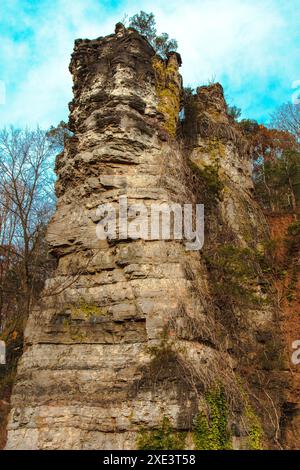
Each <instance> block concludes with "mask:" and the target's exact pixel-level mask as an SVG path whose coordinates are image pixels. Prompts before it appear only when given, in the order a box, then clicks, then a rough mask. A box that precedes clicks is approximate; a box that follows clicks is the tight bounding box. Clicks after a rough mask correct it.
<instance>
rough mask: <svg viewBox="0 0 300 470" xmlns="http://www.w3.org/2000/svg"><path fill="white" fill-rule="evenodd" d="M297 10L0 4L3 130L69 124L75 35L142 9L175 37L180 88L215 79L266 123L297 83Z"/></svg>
mask: <svg viewBox="0 0 300 470" xmlns="http://www.w3.org/2000/svg"><path fill="white" fill-rule="evenodd" d="M299 7H300V4H299V0H251V1H250V0H249V1H248V0H185V1H184V2H183V1H182V0H175V1H172V0H169V1H168V2H167V1H165V0H164V1H161V0H158V1H156V0H152V1H144V0H139V1H135V0H132V1H117V0H104V1H103V0H51V1H49V0H47V1H46V0H36V1H33V0H2V1H1V6H0V12H1V14H0V80H1V82H0V127H2V126H5V125H10V124H13V125H15V126H29V127H33V126H35V125H37V124H39V125H40V126H41V127H44V128H47V127H49V126H50V125H51V124H54V125H55V124H56V123H58V122H59V121H60V120H61V119H65V120H66V119H67V115H68V107H67V104H68V102H69V101H70V100H71V98H72V80H71V76H70V74H69V71H68V64H69V61H70V54H71V52H72V49H73V43H74V39H76V38H79V37H81V38H90V39H92V38H95V37H98V36H104V35H106V34H110V33H111V32H113V30H114V25H115V23H116V22H117V21H119V20H120V19H122V18H123V17H124V15H125V14H128V15H129V16H132V15H133V14H134V13H136V12H138V11H140V10H141V9H143V10H145V11H147V12H150V11H153V13H154V14H155V16H156V20H157V29H158V31H159V32H161V31H166V32H168V33H169V34H170V36H172V37H175V38H176V39H177V40H178V44H179V49H178V50H179V52H180V54H181V56H182V59H183V66H182V69H181V73H182V75H183V80H184V84H185V85H186V86H188V85H189V86H197V85H202V84H205V83H207V82H208V81H209V80H211V79H215V80H216V81H220V82H221V83H222V84H223V86H224V88H225V93H226V96H227V99H228V102H229V104H235V105H237V106H239V107H240V108H242V110H243V117H247V118H255V119H258V120H259V121H260V122H267V121H268V119H269V115H270V113H272V111H273V110H274V109H275V108H276V107H277V106H279V105H280V104H281V103H283V102H286V101H289V100H291V96H292V93H293V92H294V91H295V90H293V89H292V83H293V82H294V81H296V80H300V66H299V62H300V8H299ZM4 85H5V100H4V99H3V96H1V95H3V87H4ZM3 101H4V102H3Z"/></svg>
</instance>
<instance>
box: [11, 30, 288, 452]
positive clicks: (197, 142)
mask: <svg viewBox="0 0 300 470" xmlns="http://www.w3.org/2000/svg"><path fill="white" fill-rule="evenodd" d="M180 63H181V60H180V56H179V55H178V54H175V53H173V54H170V55H169V58H168V59H167V60H162V59H160V58H158V57H156V56H155V52H154V50H153V49H152V48H151V46H150V45H149V44H148V42H147V41H146V40H145V39H144V38H143V37H141V36H140V35H139V34H138V33H137V32H135V31H134V30H130V29H129V30H126V29H125V28H124V27H123V26H122V25H117V28H116V33H115V34H113V35H110V36H107V37H105V38H98V39H96V40H92V41H90V40H78V41H76V43H75V49H74V53H73V55H72V60H71V65H70V71H71V73H72V75H73V79H74V99H73V102H72V103H71V105H70V126H71V129H72V130H73V132H74V136H73V137H72V138H71V139H69V140H68V142H67V143H66V146H65V150H64V152H63V154H61V155H59V156H58V157H57V163H56V172H57V177H58V180H57V184H56V191H57V196H58V204H57V210H56V213H55V215H54V217H53V219H52V221H51V223H50V226H49V229H48V241H49V243H50V246H51V250H52V252H53V254H54V255H55V256H56V257H57V260H58V266H57V269H56V272H55V276H54V277H53V278H52V279H49V280H48V281H47V284H46V286H45V290H44V293H43V295H42V297H41V301H40V304H39V305H38V306H37V307H36V308H35V309H34V310H33V311H32V313H31V315H30V318H29V321H28V324H27V327H26V331H25V352H24V354H23V357H22V359H21V361H20V363H19V367H18V374H17V379H16V383H15V386H14V391H13V396H12V410H11V414H10V419H9V424H8V440H7V446H6V447H7V449H134V448H137V447H139V448H141V447H143V446H144V447H145V446H147V445H148V446H151V445H152V446H154V445H155V444H154V443H153V435H152V430H153V429H159V428H160V427H161V426H163V427H164V432H165V433H169V434H170V435H171V436H173V438H174V439H175V438H176V439H178V438H179V436H180V439H181V441H180V442H181V445H182V446H183V447H186V448H197V447H201V445H202V447H205V446H206V447H208V448H228V447H230V446H233V447H234V448H257V447H259V446H260V445H261V442H263V441H264V442H265V444H266V445H267V446H269V447H276V445H278V442H279V441H280V429H279V425H278V419H279V418H280V415H281V406H282V404H283V398H282V396H281V390H282V383H281V380H282V379H281V377H282V374H281V375H280V372H279V371H277V370H276V366H274V358H275V362H276V358H277V357H278V351H277V350H276V348H275V346H274V341H275V340H274V335H273V331H274V329H275V328H276V325H277V320H278V319H277V315H276V308H275V307H274V305H272V304H271V303H270V302H269V301H268V299H267V293H266V291H264V288H263V285H262V283H261V282H260V281H261V280H260V273H261V271H260V270H261V267H260V264H259V262H258V261H257V259H258V258H257V257H256V255H257V256H258V253H261V252H262V251H263V243H264V240H265V238H267V237H268V229H267V224H266V223H265V221H264V217H263V214H262V213H261V211H260V209H259V207H258V206H257V204H256V203H255V202H254V200H253V198H252V195H251V192H252V183H251V166H250V161H251V159H250V151H251V149H250V148H249V145H248V143H247V141H246V140H245V138H244V137H243V136H242V134H241V133H240V131H239V130H238V128H237V127H236V125H235V124H234V122H233V121H232V120H231V118H230V117H229V116H228V115H227V112H226V103H225V100H224V96H223V90H222V87H221V86H220V85H218V84H217V85H212V86H210V87H202V88H199V89H198V90H197V94H196V95H195V96H192V97H190V101H189V103H190V104H189V106H186V109H185V111H186V118H185V121H184V122H183V123H180V122H178V113H179V110H180V109H181V107H182V102H183V101H182V100H183V90H182V81H181V77H180V75H179V72H178V68H179V66H180ZM176 135H177V138H176ZM121 196H123V197H124V196H126V197H127V199H128V204H129V205H131V206H132V205H133V204H138V203H141V202H142V203H143V204H144V205H145V206H146V207H150V205H151V204H154V203H155V204H163V203H169V204H170V203H177V204H184V203H193V204H195V203H204V204H205V211H206V214H207V215H206V219H205V220H206V222H205V223H206V239H205V243H204V247H203V249H202V250H201V251H193V250H187V249H186V246H185V243H184V241H182V240H174V239H172V240H160V239H156V240H155V239H154V240H150V239H148V240H145V239H141V238H140V239H139V238H138V239H136V238H135V237H133V236H130V235H128V234H120V236H119V238H118V239H117V240H113V239H112V240H99V239H98V238H97V236H96V227H97V223H98V222H99V218H100V217H99V215H97V207H98V206H99V204H104V203H110V204H112V206H113V207H114V208H115V209H116V213H117V214H118V211H119V198H120V197H121ZM117 231H119V227H117ZM224 246H227V251H229V253H227V252H224V251H222V249H223V248H224ZM228 247H230V248H229V249H228ZM254 255H255V256H254ZM224 257H225V258H224ZM243 257H246V258H247V260H248V261H247V263H246V265H247V266H248V265H249V263H250V266H248V268H249V269H248V270H246V271H247V272H244V271H245V270H243V259H244V258H243ZM237 259H241V260H242V267H241V266H239V265H238V263H237ZM249 260H251V261H249ZM218 263H219V264H218ZM224 265H225V266H226V269H227V268H228V265H229V266H230V267H231V269H233V267H232V265H234V266H235V268H236V269H237V273H238V274H237V278H238V279H237V281H236V285H235V286H233V285H231V284H226V282H227V277H226V276H228V272H227V271H226V269H225V268H224ZM220 274H222V276H221V278H222V279H220ZM233 277H234V276H233V274H232V273H231V279H232V278H233ZM241 277H242V284H243V288H244V289H245V290H244V291H243V290H242V287H241V286H240V281H241ZM244 285H246V287H247V288H245V286H244ZM220 286H221V287H220ZM224 286H225V292H224ZM216 287H220V289H216ZM222 288H223V291H222ZM239 288H240V291H239ZM236 291H238V293H237V292H236ZM248 294H249V299H248V302H245V298H246V297H247V295H248ZM241 297H242V299H241ZM254 297H255V299H254ZM257 299H258V300H259V301H260V302H258V300H257ZM268 348H269V350H270V351H271V352H270V355H271V357H269V356H268V354H267V355H266V350H268ZM272 348H273V349H272ZM274 351H275V352H274ZM266 357H267V359H266ZM272 361H273V362H272ZM266 362H267V364H266ZM212 397H215V402H216V403H212V401H213V398H212ZM217 398H218V399H219V401H218V400H217ZM220 403H221V405H220ZM214 404H215V405H216V406H217V409H218V410H219V411H218V412H219V415H220V416H219V418H220V419H223V421H224V419H225V420H226V422H227V424H225V427H224V426H223V428H222V429H221V427H222V426H221V424H220V423H219V421H218V423H219V425H218V426H219V427H218V435H217V436H213V437H212V438H211V440H210V441H209V442H205V443H204V444H203V442H202V441H201V439H202V438H201V435H202V434H203V432H202V431H203V429H204V430H205V426H209V425H210V424H211V422H210V420H211V414H212V413H211V411H212V408H213V405H214ZM212 419H214V418H212ZM217 419H218V417H217ZM166 423H168V424H167V425H166ZM197 423H198V424H197ZM201 426H202V428H201ZM195 428H197V429H198V432H197V430H196V431H195ZM199 428H201V429H200V431H199ZM201 432H202V434H201ZM210 437H211V436H210ZM151 439H152V440H151ZM176 439H175V440H176ZM176 442H177V444H176V445H177V447H178V441H176ZM201 442H202V444H201Z"/></svg>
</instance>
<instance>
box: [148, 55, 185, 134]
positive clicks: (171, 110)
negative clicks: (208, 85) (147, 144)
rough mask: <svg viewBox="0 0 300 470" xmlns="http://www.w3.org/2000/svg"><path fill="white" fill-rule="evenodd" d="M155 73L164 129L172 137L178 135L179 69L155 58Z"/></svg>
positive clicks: (153, 63)
mask: <svg viewBox="0 0 300 470" xmlns="http://www.w3.org/2000/svg"><path fill="white" fill-rule="evenodd" d="M152 66H153V69H154V72H155V79H156V93H157V96H158V98H159V104H158V111H159V112H160V113H161V114H162V115H163V116H164V123H163V128H164V129H165V130H166V131H167V132H168V134H170V135H171V136H175V135H176V129H177V122H178V115H179V110H180V89H179V86H178V84H177V81H176V75H177V68H176V67H175V65H174V64H173V63H167V62H166V61H164V60H162V59H160V58H159V57H157V56H155V57H154V58H153V60H152Z"/></svg>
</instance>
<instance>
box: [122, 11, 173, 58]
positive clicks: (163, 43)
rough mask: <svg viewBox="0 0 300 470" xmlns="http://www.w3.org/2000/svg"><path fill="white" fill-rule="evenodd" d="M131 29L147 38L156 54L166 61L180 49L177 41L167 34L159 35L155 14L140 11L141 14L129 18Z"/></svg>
mask: <svg viewBox="0 0 300 470" xmlns="http://www.w3.org/2000/svg"><path fill="white" fill-rule="evenodd" d="M129 27H130V28H133V29H135V30H136V31H138V33H140V34H142V35H143V36H145V37H146V38H147V39H148V41H149V42H150V44H151V46H152V47H153V48H154V49H155V51H156V53H157V54H158V55H160V56H162V57H163V58H164V59H165V58H166V57H167V56H168V54H169V53H170V52H171V51H176V50H177V48H178V44H177V41H176V39H170V38H169V35H168V34H167V33H161V34H157V31H156V22H155V17H154V15H153V13H145V12H144V11H140V13H137V14H136V15H134V16H132V17H131V18H129Z"/></svg>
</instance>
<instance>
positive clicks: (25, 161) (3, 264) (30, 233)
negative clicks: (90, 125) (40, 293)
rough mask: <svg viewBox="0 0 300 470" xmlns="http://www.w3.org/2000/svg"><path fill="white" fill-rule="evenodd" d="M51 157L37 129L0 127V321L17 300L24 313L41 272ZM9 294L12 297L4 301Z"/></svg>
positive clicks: (49, 202)
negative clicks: (10, 300) (12, 300)
mask: <svg viewBox="0 0 300 470" xmlns="http://www.w3.org/2000/svg"><path fill="white" fill-rule="evenodd" d="M53 158H54V157H53V151H52V147H51V142H49V138H48V136H47V133H46V132H44V131H42V130H41V129H39V128H37V129H36V130H34V131H31V130H19V129H14V128H9V129H3V130H1V131H0V281H1V286H0V315H1V316H0V326H1V318H2V323H3V320H4V317H5V316H6V315H7V314H8V310H10V313H14V309H15V308H16V303H18V301H19V302H20V303H21V304H22V315H23V316H24V318H26V317H27V315H28V312H29V309H30V305H31V302H32V299H33V296H34V295H33V294H34V289H35V286H36V285H37V283H38V282H39V276H41V272H40V270H39V269H37V268H38V265H39V264H41V267H42V265H43V263H41V259H40V258H41V256H43V257H45V256H47V254H46V251H47V250H46V248H45V242H44V234H45V228H46V225H47V222H48V220H49V217H50V215H51V213H52V211H53V208H54V191H53V183H54V175H53V172H52V168H53V166H54V162H53ZM43 250H44V251H43ZM16 297H18V301H16ZM9 298H14V302H12V305H9V306H8V302H7V299H9ZM2 326H3V325H2Z"/></svg>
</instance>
